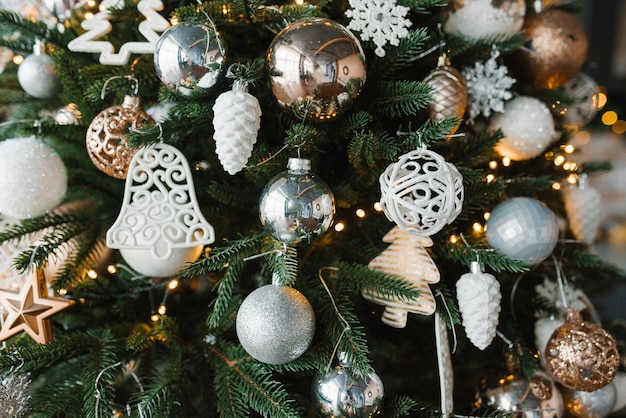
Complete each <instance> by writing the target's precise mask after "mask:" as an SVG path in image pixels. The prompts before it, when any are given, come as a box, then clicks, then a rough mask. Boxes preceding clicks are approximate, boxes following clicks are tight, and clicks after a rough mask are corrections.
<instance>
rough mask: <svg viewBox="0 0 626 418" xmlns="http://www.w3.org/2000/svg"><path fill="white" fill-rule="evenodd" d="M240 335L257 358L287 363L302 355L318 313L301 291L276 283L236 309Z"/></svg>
mask: <svg viewBox="0 0 626 418" xmlns="http://www.w3.org/2000/svg"><path fill="white" fill-rule="evenodd" d="M236 329H237V337H239V342H240V344H241V345H242V347H243V348H244V349H245V350H246V352H247V353H248V354H250V355H251V356H252V357H254V358H255V359H257V360H259V361H262V362H263V363H268V364H284V363H288V362H290V361H293V360H295V359H297V358H298V357H300V356H301V355H302V354H303V353H304V352H305V351H306V349H307V348H308V347H309V344H311V341H312V340H313V334H314V333H315V313H314V312H313V308H312V307H311V304H310V303H309V301H308V300H307V299H306V297H304V295H303V294H302V293H300V292H299V291H297V290H296V289H294V288H292V287H288V286H278V285H274V284H269V285H265V286H263V287H259V288H258V289H256V290H255V291H253V292H252V293H250V294H249V295H248V296H247V297H246V298H245V299H244V301H243V303H242V304H241V306H240V307H239V311H238V312H237V321H236Z"/></svg>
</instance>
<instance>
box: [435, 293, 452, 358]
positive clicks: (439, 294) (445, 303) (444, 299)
mask: <svg viewBox="0 0 626 418" xmlns="http://www.w3.org/2000/svg"><path fill="white" fill-rule="evenodd" d="M435 296H439V297H440V298H441V300H442V301H443V307H444V308H445V309H446V313H447V314H448V318H449V319H450V323H452V312H450V307H449V306H448V302H446V298H445V297H444V296H443V293H442V292H441V290H439V289H437V290H435ZM451 328H452V354H454V353H455V352H456V347H457V338H456V330H455V328H454V327H451Z"/></svg>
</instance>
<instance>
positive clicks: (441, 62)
mask: <svg viewBox="0 0 626 418" xmlns="http://www.w3.org/2000/svg"><path fill="white" fill-rule="evenodd" d="M446 66H448V67H449V66H450V58H449V57H448V54H446V53H445V52H444V53H443V54H441V55H439V58H438V59H437V67H446Z"/></svg>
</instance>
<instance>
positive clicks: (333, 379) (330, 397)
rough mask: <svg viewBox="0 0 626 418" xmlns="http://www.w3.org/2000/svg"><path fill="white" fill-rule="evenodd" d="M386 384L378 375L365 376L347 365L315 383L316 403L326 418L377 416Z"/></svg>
mask: <svg viewBox="0 0 626 418" xmlns="http://www.w3.org/2000/svg"><path fill="white" fill-rule="evenodd" d="M384 392H385V391H384V387H383V382H382V381H381V380H380V378H379V377H378V375H377V374H376V373H375V372H373V371H372V372H370V373H369V374H367V375H366V376H363V375H361V374H359V373H357V372H356V371H354V370H352V368H351V367H349V366H347V365H339V366H337V367H335V368H334V369H333V370H331V371H330V372H328V373H326V374H321V373H318V375H317V376H316V377H315V381H314V382H313V388H312V393H313V404H314V405H315V408H316V409H317V411H318V413H319V416H322V417H359V418H365V417H373V416H375V415H378V413H379V412H380V407H381V405H382V402H383V396H384Z"/></svg>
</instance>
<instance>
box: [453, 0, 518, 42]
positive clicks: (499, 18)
mask: <svg viewBox="0 0 626 418" xmlns="http://www.w3.org/2000/svg"><path fill="white" fill-rule="evenodd" d="M451 5H452V11H451V12H450V14H449V15H448V18H447V20H446V22H445V24H444V26H443V29H444V31H445V32H446V33H449V34H452V35H456V36H463V37H465V38H469V39H473V40H478V39H484V38H493V37H502V38H504V37H509V36H511V35H513V34H514V33H515V32H517V31H519V30H520V29H521V28H522V25H523V24H524V16H525V15H526V3H525V2H524V0H455V1H452V2H451Z"/></svg>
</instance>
